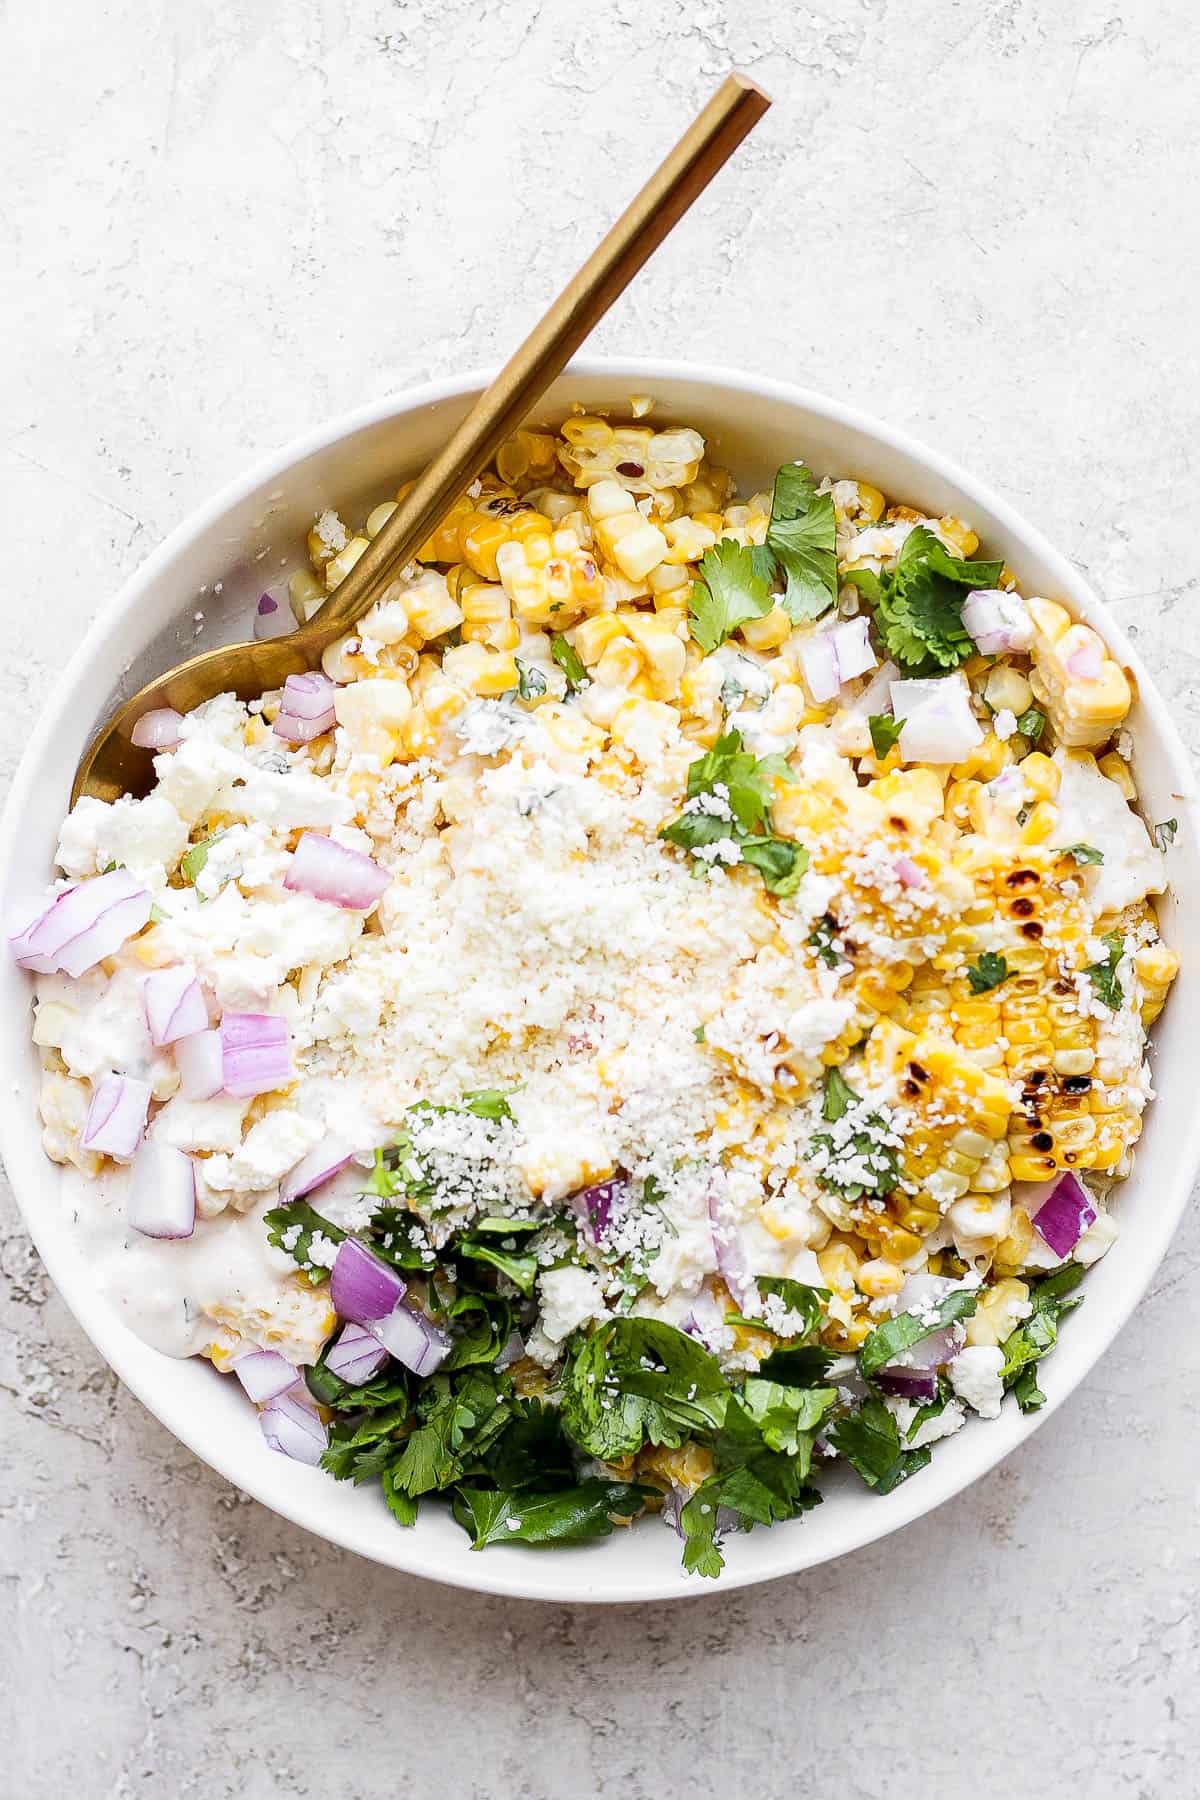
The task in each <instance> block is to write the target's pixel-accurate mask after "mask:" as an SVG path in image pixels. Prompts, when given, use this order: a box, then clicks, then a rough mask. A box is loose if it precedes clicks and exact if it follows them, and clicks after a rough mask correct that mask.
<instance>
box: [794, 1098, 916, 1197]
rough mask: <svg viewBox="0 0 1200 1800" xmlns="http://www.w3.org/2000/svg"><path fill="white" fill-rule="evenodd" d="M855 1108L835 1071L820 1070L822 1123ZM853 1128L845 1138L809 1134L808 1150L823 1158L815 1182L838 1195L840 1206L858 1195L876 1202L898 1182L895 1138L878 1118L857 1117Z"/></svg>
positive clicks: (866, 1114) (825, 1133)
mask: <svg viewBox="0 0 1200 1800" xmlns="http://www.w3.org/2000/svg"><path fill="white" fill-rule="evenodd" d="M860 1104H861V1103H860V1099H859V1096H858V1094H856V1093H855V1091H854V1089H853V1088H852V1087H851V1086H850V1084H849V1083H848V1082H847V1081H846V1079H845V1077H844V1076H843V1074H842V1072H841V1070H840V1069H838V1068H832V1069H826V1071H825V1091H824V1094H823V1097H822V1100H821V1116H822V1118H824V1119H825V1120H827V1121H828V1123H829V1124H831V1125H837V1124H840V1122H841V1121H842V1119H844V1118H845V1117H846V1114H847V1113H848V1112H849V1111H850V1110H851V1108H852V1107H856V1106H859V1105H860ZM854 1123H855V1127H856V1129H855V1130H854V1131H852V1132H851V1133H850V1135H849V1136H848V1137H847V1136H846V1135H845V1133H835V1132H828V1131H819V1132H816V1133H815V1134H814V1136H813V1139H812V1148H813V1150H815V1151H820V1152H821V1153H822V1156H823V1161H822V1162H821V1163H820V1164H818V1167H817V1181H818V1182H819V1183H820V1185H821V1186H822V1187H823V1188H824V1189H825V1190H826V1191H827V1192H828V1193H833V1194H841V1195H842V1197H843V1198H844V1199H846V1200H850V1201H854V1200H861V1199H862V1197H863V1195H864V1194H870V1195H874V1196H875V1197H876V1198H882V1197H883V1196H884V1195H886V1194H890V1193H891V1192H892V1191H893V1189H894V1188H896V1187H897V1186H898V1184H899V1181H900V1163H899V1158H898V1153H897V1149H896V1145H895V1143H894V1141H892V1140H893V1139H894V1135H895V1134H894V1132H893V1129H892V1127H891V1125H890V1124H889V1123H888V1121H887V1119H886V1118H885V1117H884V1115H883V1114H882V1113H878V1112H863V1113H861V1115H856V1118H855V1121H854Z"/></svg>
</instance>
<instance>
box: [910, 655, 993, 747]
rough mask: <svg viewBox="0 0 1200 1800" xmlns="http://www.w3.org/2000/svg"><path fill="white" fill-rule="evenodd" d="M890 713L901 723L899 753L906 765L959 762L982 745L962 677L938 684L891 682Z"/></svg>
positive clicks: (943, 678) (964, 679) (954, 677)
mask: <svg viewBox="0 0 1200 1800" xmlns="http://www.w3.org/2000/svg"><path fill="white" fill-rule="evenodd" d="M892 712H893V714H894V716H895V717H896V718H897V719H903V720H904V725H903V728H902V729H901V732H900V754H901V756H902V757H903V758H904V760H905V762H930V763H956V762H961V761H962V760H963V758H964V757H965V756H966V755H967V754H968V752H969V751H971V750H973V749H974V748H975V747H976V745H977V744H981V743H982V742H983V732H982V730H981V729H980V726H979V721H978V720H977V719H976V717H975V715H974V713H973V712H972V711H971V691H970V689H969V688H968V686H967V682H966V678H965V676H963V675H959V674H954V675H943V676H942V677H941V679H940V680H937V681H894V682H893V683H892Z"/></svg>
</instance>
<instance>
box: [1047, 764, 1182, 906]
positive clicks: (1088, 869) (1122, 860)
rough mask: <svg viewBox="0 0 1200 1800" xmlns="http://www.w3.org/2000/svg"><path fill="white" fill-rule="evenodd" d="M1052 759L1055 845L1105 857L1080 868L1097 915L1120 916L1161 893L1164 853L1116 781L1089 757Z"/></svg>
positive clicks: (1164, 870) (1164, 882) (1164, 877)
mask: <svg viewBox="0 0 1200 1800" xmlns="http://www.w3.org/2000/svg"><path fill="white" fill-rule="evenodd" d="M1054 760H1055V762H1056V763H1057V764H1058V768H1059V772H1060V774H1061V777H1062V780H1061V782H1060V785H1059V790H1058V797H1057V800H1056V802H1055V804H1056V805H1057V807H1058V827H1057V830H1056V832H1055V842H1056V843H1058V844H1061V845H1063V846H1064V847H1066V846H1068V845H1071V844H1090V845H1092V846H1093V847H1094V848H1095V849H1098V850H1101V851H1102V852H1103V854H1104V861H1103V862H1102V863H1096V864H1091V865H1087V866H1081V868H1080V877H1081V879H1082V881H1083V885H1084V888H1085V890H1086V892H1087V895H1088V898H1089V900H1090V901H1091V903H1092V905H1093V907H1094V908H1095V910H1096V912H1097V913H1108V912H1120V911H1121V910H1122V908H1123V907H1126V906H1132V905H1133V903H1134V902H1135V901H1137V900H1141V899H1143V898H1144V897H1145V896H1146V895H1147V894H1161V893H1162V891H1163V889H1164V888H1165V887H1166V885H1167V874H1166V864H1165V862H1164V860H1163V856H1162V853H1161V851H1159V850H1156V849H1155V847H1154V845H1153V844H1152V843H1151V841H1150V833H1149V832H1148V831H1147V830H1146V827H1145V824H1144V823H1143V821H1142V820H1141V819H1139V817H1138V815H1137V814H1136V813H1135V812H1134V810H1133V808H1132V807H1131V806H1130V804H1129V802H1128V801H1127V800H1126V798H1125V796H1124V794H1123V793H1122V792H1121V790H1120V788H1119V787H1118V786H1117V784H1116V782H1115V781H1110V780H1109V778H1108V776H1107V775H1105V774H1103V773H1102V771H1101V770H1100V769H1098V768H1097V767H1096V763H1095V760H1094V758H1093V757H1091V756H1090V755H1088V754H1086V753H1084V754H1080V753H1079V752H1077V751H1070V750H1056V751H1055V753H1054Z"/></svg>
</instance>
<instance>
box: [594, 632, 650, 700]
mask: <svg viewBox="0 0 1200 1800" xmlns="http://www.w3.org/2000/svg"><path fill="white" fill-rule="evenodd" d="M641 672H642V657H641V652H640V651H639V649H638V647H637V645H636V644H635V643H634V642H633V641H632V639H631V638H628V637H619V638H614V639H613V640H612V642H611V643H610V644H609V645H608V646H607V647H606V649H605V651H604V654H603V656H602V657H601V658H600V660H599V662H598V663H597V664H596V668H595V678H596V680H597V681H598V682H599V683H600V686H601V687H609V688H631V687H632V686H633V684H634V682H635V681H636V680H637V678H638V676H639V675H640V674H641Z"/></svg>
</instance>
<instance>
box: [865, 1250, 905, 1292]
mask: <svg viewBox="0 0 1200 1800" xmlns="http://www.w3.org/2000/svg"><path fill="white" fill-rule="evenodd" d="M858 1285H859V1287H860V1288H861V1289H862V1291H863V1293H864V1294H870V1296H871V1298H872V1299H873V1300H880V1299H882V1298H883V1296H884V1295H885V1294H898V1293H899V1292H900V1289H901V1288H902V1287H903V1286H904V1271H903V1269H900V1268H897V1266H896V1264H895V1263H890V1262H885V1261H884V1260H883V1258H882V1257H878V1256H873V1257H872V1258H871V1260H870V1261H869V1262H865V1263H864V1264H863V1265H862V1267H861V1269H860V1270H859V1271H858Z"/></svg>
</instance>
